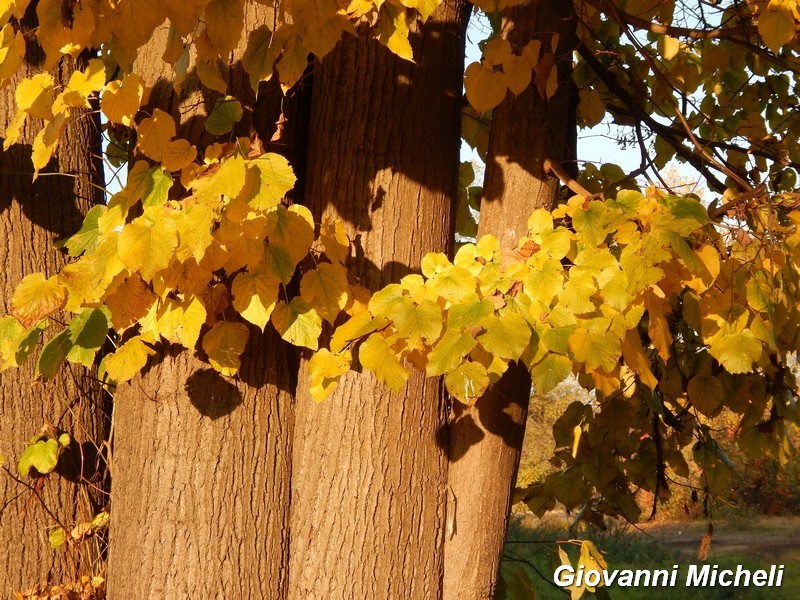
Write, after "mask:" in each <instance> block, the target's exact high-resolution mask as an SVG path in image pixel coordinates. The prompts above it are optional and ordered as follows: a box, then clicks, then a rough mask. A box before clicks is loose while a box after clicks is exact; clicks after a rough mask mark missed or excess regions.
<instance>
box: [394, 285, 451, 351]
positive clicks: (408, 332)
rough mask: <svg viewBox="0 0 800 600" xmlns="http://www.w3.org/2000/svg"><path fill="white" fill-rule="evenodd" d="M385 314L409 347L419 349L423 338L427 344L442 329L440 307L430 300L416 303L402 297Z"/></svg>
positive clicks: (437, 335) (433, 340) (434, 338)
mask: <svg viewBox="0 0 800 600" xmlns="http://www.w3.org/2000/svg"><path fill="white" fill-rule="evenodd" d="M387 316H388V317H389V319H391V320H392V321H393V323H394V326H395V329H396V330H397V333H399V334H400V335H401V336H402V337H404V338H406V341H407V343H408V346H409V347H410V348H415V349H421V344H422V341H423V340H424V341H425V342H427V343H429V344H430V343H433V342H435V341H436V339H437V338H438V337H439V334H440V333H441V331H442V309H441V308H439V305H438V304H436V302H432V301H431V300H423V301H422V302H420V303H416V302H414V301H413V300H411V298H407V297H404V298H403V299H402V301H401V302H398V303H396V304H395V305H393V306H392V308H391V309H390V310H389V311H388V312H387Z"/></svg>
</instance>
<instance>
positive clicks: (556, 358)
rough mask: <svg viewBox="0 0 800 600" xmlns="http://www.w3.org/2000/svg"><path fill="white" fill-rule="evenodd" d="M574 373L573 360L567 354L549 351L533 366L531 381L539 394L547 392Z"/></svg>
mask: <svg viewBox="0 0 800 600" xmlns="http://www.w3.org/2000/svg"><path fill="white" fill-rule="evenodd" d="M570 373H572V361H571V360H570V359H569V358H567V357H566V356H560V355H558V354H553V353H548V354H546V355H545V357H544V358H543V359H542V360H541V361H539V362H538V363H537V364H535V365H533V366H532V367H531V381H532V382H533V385H534V386H535V388H536V393H537V394H547V393H548V392H550V391H551V390H553V389H554V388H555V387H556V386H557V385H558V384H559V383H561V382H562V381H564V380H565V379H566V378H567V377H568V376H569V374H570Z"/></svg>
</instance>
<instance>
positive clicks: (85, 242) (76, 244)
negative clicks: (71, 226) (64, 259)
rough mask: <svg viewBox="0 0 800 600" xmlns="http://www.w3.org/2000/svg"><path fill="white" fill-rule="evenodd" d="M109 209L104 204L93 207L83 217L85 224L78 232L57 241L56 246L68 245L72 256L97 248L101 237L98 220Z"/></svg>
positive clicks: (67, 247)
mask: <svg viewBox="0 0 800 600" xmlns="http://www.w3.org/2000/svg"><path fill="white" fill-rule="evenodd" d="M107 210H108V208H107V207H105V206H102V205H101V206H94V207H92V208H91V209H90V210H89V212H87V213H86V216H85V217H84V218H83V225H82V226H81V228H80V229H79V230H78V233H76V234H75V235H73V236H71V237H68V238H67V239H65V240H61V241H59V242H56V244H55V247H56V248H64V247H66V249H67V252H68V253H69V255H70V256H72V257H77V256H80V255H81V254H83V253H84V252H91V251H92V250H94V249H95V248H97V243H98V240H99V237H100V231H99V228H98V220H99V219H100V217H102V216H103V215H104V214H105V213H106V211H107Z"/></svg>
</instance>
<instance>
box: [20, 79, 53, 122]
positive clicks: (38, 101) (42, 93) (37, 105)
mask: <svg viewBox="0 0 800 600" xmlns="http://www.w3.org/2000/svg"><path fill="white" fill-rule="evenodd" d="M53 87H54V82H53V76H52V75H50V73H39V74H38V75H34V76H33V77H30V78H27V79H23V80H22V81H20V82H19V85H17V91H16V94H15V95H16V99H17V109H18V110H22V111H25V112H26V113H28V114H29V115H30V116H32V117H34V118H35V119H52V118H53Z"/></svg>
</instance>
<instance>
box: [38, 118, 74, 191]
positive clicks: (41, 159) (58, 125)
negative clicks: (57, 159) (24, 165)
mask: <svg viewBox="0 0 800 600" xmlns="http://www.w3.org/2000/svg"><path fill="white" fill-rule="evenodd" d="M66 125H67V114H66V113H65V112H60V113H58V114H57V115H56V116H55V117H54V118H53V120H52V121H48V122H47V124H46V125H45V126H44V127H43V128H42V129H40V130H39V133H37V134H36V137H35V138H34V140H33V145H32V146H31V162H32V163H33V172H34V175H33V178H34V180H35V179H36V177H37V175H38V174H39V171H40V170H42V169H44V168H45V167H46V166H47V163H49V162H50V159H51V158H52V157H53V153H54V152H55V151H56V148H57V147H58V141H59V139H61V134H62V133H63V132H64V128H65V127H66Z"/></svg>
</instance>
